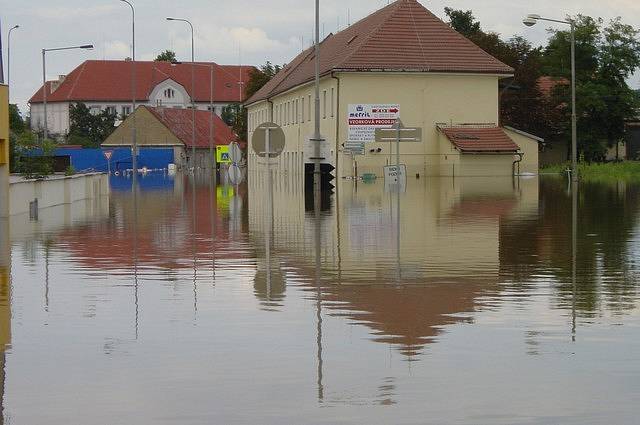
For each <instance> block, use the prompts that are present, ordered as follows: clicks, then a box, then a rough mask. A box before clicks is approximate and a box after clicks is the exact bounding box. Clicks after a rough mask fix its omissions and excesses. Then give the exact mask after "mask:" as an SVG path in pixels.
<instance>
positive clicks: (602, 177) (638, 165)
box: [540, 161, 640, 182]
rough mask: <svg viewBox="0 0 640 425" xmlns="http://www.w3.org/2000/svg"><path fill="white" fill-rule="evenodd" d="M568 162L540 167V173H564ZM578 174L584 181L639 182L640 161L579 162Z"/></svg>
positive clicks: (568, 166) (569, 166)
mask: <svg viewBox="0 0 640 425" xmlns="http://www.w3.org/2000/svg"><path fill="white" fill-rule="evenodd" d="M568 168H571V164H570V163H564V164H557V165H550V166H546V167H543V168H541V169H540V173H541V174H554V173H555V174H565V173H566V170H567V169H568ZM578 175H579V176H580V178H581V179H582V180H586V181H615V180H623V181H633V182H640V161H623V162H607V163H591V164H587V163H580V164H578Z"/></svg>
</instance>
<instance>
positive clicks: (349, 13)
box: [347, 8, 351, 27]
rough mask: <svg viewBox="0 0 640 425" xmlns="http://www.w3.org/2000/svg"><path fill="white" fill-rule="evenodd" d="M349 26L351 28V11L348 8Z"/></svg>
mask: <svg viewBox="0 0 640 425" xmlns="http://www.w3.org/2000/svg"><path fill="white" fill-rule="evenodd" d="M347 26H348V27H350V26H351V9H350V8H347Z"/></svg>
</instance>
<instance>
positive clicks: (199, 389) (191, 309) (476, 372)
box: [0, 172, 640, 425]
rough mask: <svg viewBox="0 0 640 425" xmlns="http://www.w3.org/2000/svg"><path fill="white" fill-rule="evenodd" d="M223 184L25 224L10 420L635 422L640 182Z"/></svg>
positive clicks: (125, 195) (8, 364) (7, 361)
mask: <svg viewBox="0 0 640 425" xmlns="http://www.w3.org/2000/svg"><path fill="white" fill-rule="evenodd" d="M219 180H220V181H217V182H215V183H213V182H211V181H209V180H207V179H206V178H205V177H196V179H195V182H194V179H193V178H192V177H191V178H190V177H188V176H180V175H179V176H177V177H176V178H175V179H174V178H171V177H167V176H164V175H162V174H159V175H154V174H151V175H148V176H146V177H141V180H140V189H139V193H138V195H137V196H136V197H135V199H134V196H133V194H132V192H131V190H130V187H131V182H130V180H127V179H125V178H123V177H119V178H118V177H112V181H111V195H110V196H109V197H104V198H102V199H94V200H90V201H83V202H78V203H75V204H72V205H65V206H60V207H53V208H49V209H47V210H45V211H42V212H41V214H40V217H39V219H38V221H30V220H29V217H28V215H27V216H24V215H22V216H13V217H11V219H10V222H9V223H8V227H9V228H10V233H11V235H10V241H9V242H8V243H9V249H10V268H9V273H10V279H9V286H10V287H3V288H0V289H1V291H0V292H1V295H2V297H0V320H1V323H0V329H1V336H2V340H0V343H2V344H3V346H2V354H0V356H1V357H0V358H2V359H3V366H4V374H3V376H2V379H3V382H2V384H3V385H2V388H3V390H2V391H3V394H2V408H3V414H4V423H6V424H44V423H46V424H50V425H54V424H85V425H86V424H105V423H109V424H164V423H166V424H169V423H171V424H296V423H300V424H301V423H308V424H334V423H340V424H360V423H370V424H423V423H434V424H502V423H504V424H513V423H522V424H530V423H541V424H555V423H563V424H587V423H605V422H606V423H615V424H631V423H637V418H638V413H639V412H640V410H639V408H638V406H639V405H640V362H639V361H638V355H639V354H638V353H640V294H639V291H638V289H639V284H640V283H639V282H640V280H639V279H640V186H634V185H631V184H625V183H617V184H616V183H613V184H609V183H581V184H580V186H579V190H578V199H577V205H578V211H577V221H576V222H575V223H572V193H571V189H570V188H569V187H567V182H566V180H565V179H562V178H559V177H553V176H544V177H540V178H528V179H520V180H515V181H514V180H512V179H511V178H477V177H476V178H456V179H449V178H429V179H425V178H421V179H409V181H408V186H407V188H406V192H404V193H401V194H400V195H398V194H397V193H395V192H393V191H392V190H388V189H389V188H385V185H384V182H383V181H381V180H380V179H378V180H377V181H375V182H373V183H368V184H367V183H364V182H358V183H355V182H353V181H349V180H341V181H339V182H338V183H337V188H336V193H335V194H334V195H333V197H332V198H331V199H330V201H329V202H328V203H324V204H323V205H322V210H321V211H314V210H313V203H312V202H311V203H309V202H305V198H304V187H303V181H302V179H301V178H299V177H293V176H291V175H286V174H277V175H274V176H273V185H272V189H271V191H270V190H269V189H268V186H269V185H268V179H267V178H266V175H265V174H261V173H258V172H256V173H250V174H249V175H248V182H246V183H244V184H242V185H240V186H238V187H234V186H230V185H225V184H224V179H223V178H221V179H219ZM270 198H272V202H271V201H270ZM135 205H137V206H138V213H137V215H136V214H134V211H135ZM573 225H575V228H576V229H577V233H576V235H575V247H576V252H575V256H576V258H577V263H576V264H575V275H574V273H573V272H574V270H573V262H572V254H573V252H572V242H574V241H572V226H573ZM0 233H1V232H0ZM0 242H1V241H0Z"/></svg>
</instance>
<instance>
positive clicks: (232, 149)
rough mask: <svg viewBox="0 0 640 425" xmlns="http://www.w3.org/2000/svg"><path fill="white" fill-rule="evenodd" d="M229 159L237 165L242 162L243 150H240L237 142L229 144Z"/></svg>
mask: <svg viewBox="0 0 640 425" xmlns="http://www.w3.org/2000/svg"><path fill="white" fill-rule="evenodd" d="M229 158H231V162H233V163H234V164H237V163H239V162H240V160H242V149H240V145H239V144H237V143H236V142H232V143H230V144H229Z"/></svg>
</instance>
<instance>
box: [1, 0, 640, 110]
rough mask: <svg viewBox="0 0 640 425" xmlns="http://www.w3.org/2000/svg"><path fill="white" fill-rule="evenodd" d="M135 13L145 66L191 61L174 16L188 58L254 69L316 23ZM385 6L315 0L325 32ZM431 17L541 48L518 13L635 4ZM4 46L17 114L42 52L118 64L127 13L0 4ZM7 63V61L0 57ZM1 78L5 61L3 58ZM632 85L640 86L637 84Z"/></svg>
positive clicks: (489, 2)
mask: <svg viewBox="0 0 640 425" xmlns="http://www.w3.org/2000/svg"><path fill="white" fill-rule="evenodd" d="M132 3H134V5H135V7H136V56H137V59H139V60H152V59H153V58H154V57H155V55H156V54H157V53H158V52H160V51H162V50H164V49H172V50H175V51H176V53H177V55H178V59H179V60H188V59H189V58H190V35H189V32H188V26H187V25H186V24H184V23H180V22H167V21H166V20H165V19H164V18H165V17H167V16H175V17H181V18H186V19H190V20H191V21H192V22H193V25H194V27H195V56H196V60H202V61H209V60H214V61H216V62H218V63H220V64H237V63H238V62H239V61H240V60H241V61H242V63H244V64H252V65H259V64H262V63H264V62H265V61H267V60H270V61H271V62H274V63H285V62H287V61H289V60H290V59H291V58H292V57H293V56H295V55H296V54H297V53H298V52H299V51H300V50H301V48H302V42H303V41H302V40H304V44H305V46H307V45H308V43H309V41H310V39H311V35H312V26H313V19H314V15H313V13H314V1H313V0H270V1H264V0H232V1H228V0H227V1H221V0H182V1H175V0H132ZM387 3H388V2H387V0H383V1H380V0H321V22H322V23H323V26H324V33H325V34H328V33H330V32H335V31H336V28H337V26H338V23H339V26H340V28H343V27H344V25H345V23H346V21H347V16H348V15H350V17H351V22H352V23H353V22H355V21H357V20H359V19H361V18H363V17H364V16H366V15H368V14H369V13H371V12H372V11H374V10H375V9H377V8H379V7H382V6H384V5H386V4H387ZM421 3H422V4H423V5H424V6H426V7H427V8H428V9H430V10H431V11H432V12H433V13H435V14H436V15H437V16H439V17H441V18H442V17H443V16H444V8H445V6H450V7H453V8H457V9H465V10H466V9H471V10H473V12H474V14H475V16H476V17H477V18H478V19H479V20H480V22H481V24H482V26H483V28H484V29H485V30H491V31H496V32H499V33H500V34H502V36H503V37H504V38H508V37H511V36H513V35H515V34H520V35H524V36H525V37H527V38H528V39H530V40H531V41H532V42H534V43H536V44H540V43H542V42H543V41H544V39H545V38H546V36H547V33H546V31H545V28H546V26H544V25H541V26H536V27H533V28H526V27H524V26H523V25H522V23H521V21H522V17H523V16H524V15H526V14H527V13H539V14H541V15H545V16H549V17H559V18H562V17H563V16H564V15H565V14H574V13H578V12H580V13H583V14H587V15H591V16H601V17H603V18H606V19H609V18H612V17H615V16H622V17H623V20H624V21H625V22H626V23H629V24H632V25H634V26H635V27H640V1H637V0H609V1H607V2H603V1H601V0H560V1H559V0H538V1H536V2H531V1H524V0H514V1H510V2H505V1H504V0H483V1H478V0H445V1H440V0H434V1H421ZM0 13H1V16H0V18H1V19H2V36H3V49H4V54H5V58H6V54H7V39H6V34H7V31H8V29H9V28H10V27H11V26H13V25H15V24H19V25H20V27H21V28H20V29H18V30H15V31H14V32H13V33H12V44H11V49H12V51H11V102H12V103H18V104H19V105H20V107H21V109H23V110H24V109H25V108H26V102H27V101H28V99H29V98H30V97H31V95H32V94H33V93H34V92H35V91H36V90H37V88H38V87H39V86H40V85H41V81H42V61H41V53H40V52H41V49H42V48H43V47H45V48H51V47H60V46H68V45H74V44H85V43H92V44H94V45H95V46H96V48H95V50H93V51H68V52H64V51H63V52H52V53H50V54H48V55H47V79H52V78H55V77H56V76H57V75H58V74H68V73H69V72H70V71H71V70H73V68H75V67H76V66H77V65H78V64H80V63H81V62H82V61H83V60H85V59H124V58H125V57H126V56H129V55H130V45H131V15H130V9H129V8H128V6H127V5H126V4H125V3H122V2H121V1H119V0H30V1H28V2H27V1H20V0H0ZM5 60H6V59H5ZM5 78H6V61H5ZM632 85H633V86H635V87H638V86H640V84H639V83H638V78H634V80H633V81H632Z"/></svg>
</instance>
